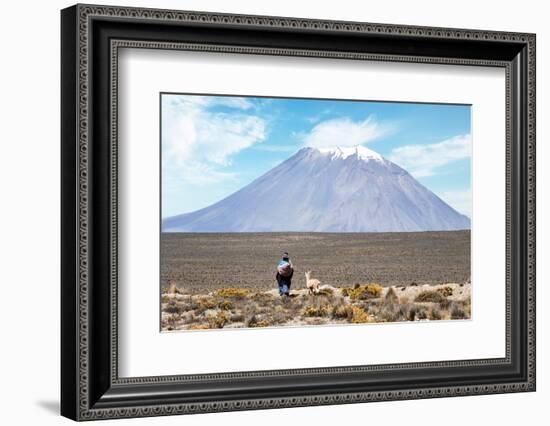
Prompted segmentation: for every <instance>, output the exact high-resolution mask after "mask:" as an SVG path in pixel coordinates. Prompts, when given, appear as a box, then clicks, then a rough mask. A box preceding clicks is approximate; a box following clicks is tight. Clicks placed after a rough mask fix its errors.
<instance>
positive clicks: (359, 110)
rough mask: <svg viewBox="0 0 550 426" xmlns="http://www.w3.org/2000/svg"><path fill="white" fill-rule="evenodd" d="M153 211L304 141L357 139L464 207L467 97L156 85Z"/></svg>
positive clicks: (200, 199)
mask: <svg viewBox="0 0 550 426" xmlns="http://www.w3.org/2000/svg"><path fill="white" fill-rule="evenodd" d="M161 108H162V109H161V119H162V132H161V145H162V217H163V218H165V217H169V216H173V215H176V214H181V213H188V212H191V211H195V210H198V209H200V208H203V207H207V206H209V205H210V204H213V203H215V202H217V201H219V200H220V199H222V198H224V197H226V196H228V195H230V194H231V193H233V192H235V191H237V190H239V189H240V188H242V187H243V186H245V185H247V184H248V183H250V182H252V181H253V180H254V179H256V178H257V177H259V176H261V175H262V174H264V173H265V172H267V171H268V170H270V169H271V168H273V167H274V166H276V165H277V164H279V163H280V162H282V161H284V160H285V159H287V158H288V157H290V156H292V155H293V154H294V153H295V152H297V151H298V150H299V149H301V148H303V147H305V146H313V147H318V148H326V147H335V146H355V145H364V146H367V147H368V148H370V149H372V150H374V151H376V152H378V153H379V154H381V155H382V156H384V157H386V158H387V159H389V160H391V161H393V162H394V163H396V164H398V165H399V166H401V167H403V168H404V169H405V170H407V171H408V172H409V173H411V174H412V175H413V176H414V177H415V178H416V179H417V180H418V181H419V182H420V183H422V184H423V185H424V186H426V187H427V188H429V189H430V190H431V191H433V192H434V193H436V194H437V195H438V196H440V197H441V198H442V199H443V200H445V201H446V202H447V203H448V204H450V205H451V206H452V207H454V208H455V209H456V210H458V211H459V212H461V213H463V214H466V215H468V216H470V217H471V187H470V183H471V182H470V178H471V177H470V159H471V127H470V126H471V124H470V122H471V116H470V106H467V105H445V104H418V103H396V102H369V101H340V100H318V99H289V98H258V97H234V96H198V95H181V94H161Z"/></svg>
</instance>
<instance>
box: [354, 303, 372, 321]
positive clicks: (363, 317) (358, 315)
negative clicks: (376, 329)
mask: <svg viewBox="0 0 550 426" xmlns="http://www.w3.org/2000/svg"><path fill="white" fill-rule="evenodd" d="M351 309H352V311H351V312H352V316H351V322H352V323H353V324H364V323H368V322H372V321H371V320H370V318H369V315H368V314H367V313H366V312H365V311H364V310H363V309H361V308H359V307H357V306H352V308H351Z"/></svg>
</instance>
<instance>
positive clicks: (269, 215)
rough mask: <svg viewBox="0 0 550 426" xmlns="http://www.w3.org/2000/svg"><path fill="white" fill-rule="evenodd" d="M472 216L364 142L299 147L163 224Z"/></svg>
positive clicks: (267, 224)
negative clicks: (229, 192)
mask: <svg viewBox="0 0 550 426" xmlns="http://www.w3.org/2000/svg"><path fill="white" fill-rule="evenodd" d="M469 228H470V219H469V218H468V217H467V216H464V215H462V214H460V213H458V212H457V211H456V210H454V209H453V208H452V207H450V206H449V205H448V204H446V203H445V202H444V201H443V200H441V199H440V198H439V197H437V196H436V195H435V194H434V193H433V192H431V191H430V190H428V189H427V188H426V187H424V186H423V185H421V184H420V183H419V182H418V181H417V180H416V179H414V178H413V177H412V176H411V175H410V174H409V173H408V172H407V171H405V170H404V169H402V168H401V167H399V166H397V165H396V164H394V163H392V162H391V161H389V160H387V159H385V158H383V157H382V156H380V155H379V154H377V153H375V152H374V151H372V150H370V149H368V148H365V147H363V146H358V147H353V148H335V149H315V148H303V149H301V150H300V151H298V152H297V153H296V154H294V155H293V156H292V157H290V158H288V159H287V160H286V161H284V162H283V163H281V164H279V165H278V166H276V167H274V168H273V169H271V170H270V171H269V172H267V173H265V174H264V175H263V176H260V177H259V178H257V179H256V180H254V181H253V182H251V183H250V184H249V185H247V186H245V187H244V188H242V189H240V190H239V191H237V192H235V193H233V194H232V195H230V196H228V197H226V198H224V199H223V200H221V201H219V202H217V203H215V204H213V205H211V206H209V207H206V208H203V209H201V210H197V211H195V212H192V213H186V214H181V215H178V216H173V217H169V218H166V219H164V220H163V222H162V231H163V232H292V231H295V232H411V231H443V230H445V231H447V230H457V229H469Z"/></svg>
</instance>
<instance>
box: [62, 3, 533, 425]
mask: <svg viewBox="0 0 550 426" xmlns="http://www.w3.org/2000/svg"><path fill="white" fill-rule="evenodd" d="M535 43H536V37H535V35H534V34H525V33H510V32H495V31H480V30H464V29H450V28H428V27H415V26H404V25H387V24H370V23H360V22H336V21H325V20H310V19H297V18H281V17H269V16H244V15H232V14H218V13H202V12H186V11H171V10H156V9H141V8H129V7H107V6H98V5H80V4H79V5H75V6H72V7H69V8H67V9H64V10H62V12H61V53H62V56H61V68H62V73H61V89H62V90H61V100H62V114H61V162H62V171H61V192H62V206H61V207H62V208H61V224H62V231H61V241H62V248H61V257H62V265H61V414H62V415H64V416H66V417H68V418H71V419H74V420H92V419H105V418H122V417H140V416H159V415H169V414H184V413H204V412H217V411H229V410H248V409H264V408H277V407H295V406H308V405H322V404H345V403H354V402H367V401H382V400H399V399H415V398H435V397H445V396H463V395H477V394H491V393H504V392H523V391H534V390H535ZM121 47H135V48H140V47H143V48H156V49H182V48H184V49H196V50H209V51H211V50H214V51H228V52H234V53H241V54H247V53H256V54H264V55H274V56H277V55H298V56H313V57H321V58H322V57H327V58H342V59H349V60H373V61H380V60H384V61H387V60H390V61H397V62H418V63H437V64H455V65H456V64H458V65H464V66H471V65H482V66H490V67H503V68H505V70H506V104H507V105H506V111H507V112H506V115H507V116H506V126H507V129H506V134H507V137H506V139H507V140H506V149H507V154H506V155H507V158H506V198H507V211H506V218H507V220H506V229H505V230H504V229H503V232H505V233H506V246H507V247H506V288H507V290H506V304H507V307H506V313H507V315H506V321H507V324H506V336H507V341H506V356H505V357H504V358H498V359H481V360H459V361H445V362H443V361H442V362H426V363H410V364H386V365H377V366H368V365H366V366H327V367H326V368H315V369H301V370H272V371H255V372H242V373H220V374H207V375H193V376H161V377H135V378H120V377H118V359H117V336H118V329H117V269H116V267H117V264H116V261H117V216H116V211H117V209H116V206H117V149H116V148H117V147H116V136H117V134H116V118H117V109H116V105H117V104H116V95H117V84H118V80H117V78H118V76H117V52H118V49H119V48H121Z"/></svg>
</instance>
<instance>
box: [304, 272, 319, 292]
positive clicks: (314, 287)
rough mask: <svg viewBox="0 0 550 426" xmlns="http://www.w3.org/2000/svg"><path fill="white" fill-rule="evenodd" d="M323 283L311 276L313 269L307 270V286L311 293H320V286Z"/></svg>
mask: <svg viewBox="0 0 550 426" xmlns="http://www.w3.org/2000/svg"><path fill="white" fill-rule="evenodd" d="M320 285H321V281H319V280H318V279H315V278H311V271H307V272H306V287H307V288H308V290H309V294H317V293H319V286H320Z"/></svg>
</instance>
